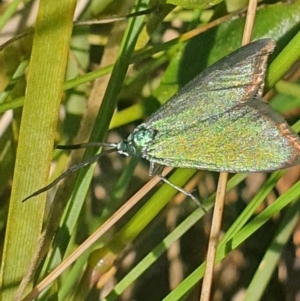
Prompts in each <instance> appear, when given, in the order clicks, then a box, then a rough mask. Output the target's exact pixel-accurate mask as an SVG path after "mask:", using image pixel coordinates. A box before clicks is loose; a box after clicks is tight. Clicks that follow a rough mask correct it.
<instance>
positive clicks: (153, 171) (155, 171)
mask: <svg viewBox="0 0 300 301" xmlns="http://www.w3.org/2000/svg"><path fill="white" fill-rule="evenodd" d="M164 168H165V166H164V165H160V164H156V165H155V163H154V162H152V161H151V162H150V168H149V177H152V176H153V175H161V173H162V171H163V169H164Z"/></svg>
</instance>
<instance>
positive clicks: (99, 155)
mask: <svg viewBox="0 0 300 301" xmlns="http://www.w3.org/2000/svg"><path fill="white" fill-rule="evenodd" d="M115 151H117V149H116V148H114V149H109V150H107V151H105V152H103V153H100V154H97V155H95V156H93V157H90V158H88V159H86V160H85V161H83V162H80V163H78V164H76V165H73V166H72V167H70V168H69V169H67V170H66V171H65V172H64V173H62V174H61V175H60V176H59V177H58V178H56V179H55V180H54V181H52V182H51V183H50V184H48V185H47V186H45V187H43V188H41V189H39V190H37V191H36V192H34V193H33V194H31V195H29V196H28V197H26V198H25V199H24V200H23V201H22V203H24V202H26V201H27V200H29V199H31V198H32V197H35V196H37V195H39V194H41V193H43V192H45V191H47V190H49V189H50V188H52V187H53V186H55V185H56V184H57V183H58V182H60V181H61V180H62V179H63V178H65V177H67V176H68V175H70V174H71V173H73V172H75V171H77V170H78V169H80V168H83V167H85V166H87V165H90V164H92V163H94V162H96V161H97V160H99V159H100V158H101V157H102V156H104V155H106V154H107V153H112V152H115Z"/></svg>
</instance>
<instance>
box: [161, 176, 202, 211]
mask: <svg viewBox="0 0 300 301" xmlns="http://www.w3.org/2000/svg"><path fill="white" fill-rule="evenodd" d="M158 176H159V177H160V179H161V180H162V181H163V182H165V183H167V184H169V185H170V186H172V187H173V188H174V189H176V190H177V191H179V192H181V193H183V194H185V195H186V196H188V197H190V198H191V199H192V200H193V201H194V203H196V205H197V206H199V207H200V208H201V209H202V210H203V212H204V213H207V211H206V210H205V208H204V207H203V206H202V205H201V203H200V202H199V201H198V200H197V199H196V198H195V197H194V196H193V194H192V193H190V192H188V191H185V190H184V189H182V188H181V187H178V186H176V185H175V184H173V183H172V182H170V181H169V180H168V179H166V178H165V177H164V176H162V175H161V174H158Z"/></svg>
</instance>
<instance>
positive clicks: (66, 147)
mask: <svg viewBox="0 0 300 301" xmlns="http://www.w3.org/2000/svg"><path fill="white" fill-rule="evenodd" d="M100 146H102V147H112V148H114V149H115V148H116V147H117V143H105V142H87V143H79V144H69V145H61V144H58V145H56V146H55V148H56V149H64V150H71V149H81V148H89V147H100Z"/></svg>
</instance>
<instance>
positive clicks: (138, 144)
mask: <svg viewBox="0 0 300 301" xmlns="http://www.w3.org/2000/svg"><path fill="white" fill-rule="evenodd" d="M154 136H155V131H154V130H149V129H146V128H143V127H137V128H136V129H135V130H134V132H133V133H132V134H130V135H129V137H128V140H127V141H128V145H129V146H130V147H133V148H134V150H135V155H140V154H143V153H144V152H145V151H146V150H147V148H148V147H149V145H151V143H152V141H153V139H154Z"/></svg>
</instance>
